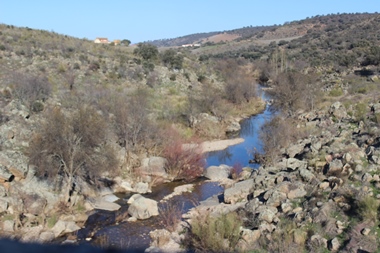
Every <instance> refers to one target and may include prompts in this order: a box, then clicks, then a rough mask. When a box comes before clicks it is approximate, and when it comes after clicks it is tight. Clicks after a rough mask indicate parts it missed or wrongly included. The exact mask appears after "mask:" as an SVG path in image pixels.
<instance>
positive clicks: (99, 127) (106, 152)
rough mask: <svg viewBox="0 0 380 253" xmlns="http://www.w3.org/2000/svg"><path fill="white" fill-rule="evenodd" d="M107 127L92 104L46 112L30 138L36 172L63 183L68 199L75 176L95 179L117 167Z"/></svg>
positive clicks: (57, 182)
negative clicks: (70, 110) (108, 139)
mask: <svg viewBox="0 0 380 253" xmlns="http://www.w3.org/2000/svg"><path fill="white" fill-rule="evenodd" d="M105 129H107V126H106V122H105V121H104V119H103V118H102V116H101V115H99V114H98V113H97V112H96V111H95V110H94V109H93V108H91V107H89V106H82V107H81V108H80V109H78V110H77V111H75V112H72V113H64V112H63V111H62V110H61V109H59V108H55V109H53V110H51V111H48V112H47V115H46V121H45V122H43V123H41V126H40V131H39V132H38V133H36V134H35V136H34V137H33V139H32V141H31V142H30V149H29V158H30V163H31V164H33V165H35V166H36V168H37V169H36V172H37V175H38V176H39V177H41V178H47V179H49V180H51V181H52V182H54V183H55V184H57V185H63V186H64V198H65V199H64V200H65V201H66V202H69V201H70V194H71V191H72V190H73V188H74V187H75V186H74V181H75V179H76V178H81V179H83V180H85V181H87V182H96V181H97V179H98V178H99V177H100V176H101V174H102V173H103V172H105V171H107V172H112V171H114V170H115V169H116V168H117V159H116V156H115V152H114V150H113V149H112V148H111V147H110V146H109V145H107V134H106V131H105Z"/></svg>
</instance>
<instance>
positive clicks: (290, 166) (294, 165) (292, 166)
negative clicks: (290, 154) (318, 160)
mask: <svg viewBox="0 0 380 253" xmlns="http://www.w3.org/2000/svg"><path fill="white" fill-rule="evenodd" d="M282 165H283V166H284V167H285V168H286V169H287V170H292V171H294V170H297V169H306V168H307V162H305V161H301V160H298V159H296V158H288V159H286V160H284V161H283V162H282Z"/></svg>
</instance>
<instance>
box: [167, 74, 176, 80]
mask: <svg viewBox="0 0 380 253" xmlns="http://www.w3.org/2000/svg"><path fill="white" fill-rule="evenodd" d="M169 79H170V81H175V80H176V79H177V76H176V74H172V75H171V76H170V78H169Z"/></svg>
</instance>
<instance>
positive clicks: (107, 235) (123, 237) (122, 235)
mask: <svg viewBox="0 0 380 253" xmlns="http://www.w3.org/2000/svg"><path fill="white" fill-rule="evenodd" d="M262 97H263V98H264V99H267V98H266V97H265V96H264V95H262ZM272 116H273V112H272V111H271V110H270V108H269V106H267V108H266V109H265V110H264V111H263V112H262V113H260V114H258V115H255V116H252V117H250V118H248V119H245V120H243V121H242V122H241V131H240V133H239V137H242V138H244V139H245V141H244V142H243V143H240V144H237V145H234V146H230V147H228V148H227V149H225V150H222V151H216V152H210V153H209V154H208V156H207V161H206V166H211V165H217V166H218V165H220V164H227V165H230V166H234V165H239V166H242V167H246V166H248V167H251V168H252V169H255V168H258V167H259V164H251V163H249V160H250V159H252V157H253V152H261V151H262V143H261V141H260V139H259V130H260V127H261V126H262V125H263V124H264V123H265V122H266V121H267V120H269V119H270V118H271V117H272ZM181 184H183V182H172V183H168V184H163V185H160V186H157V187H155V188H153V189H152V192H153V193H151V194H146V195H144V196H145V197H147V198H151V199H154V200H156V201H160V200H161V199H163V198H164V197H165V196H167V195H169V194H171V193H172V192H173V189H174V188H175V187H176V186H179V185H181ZM223 191H224V189H223V188H222V187H221V186H219V185H218V183H215V182H208V181H205V180H199V181H198V182H196V183H195V186H194V190H193V191H192V192H191V193H184V194H182V195H180V196H175V197H173V198H172V199H170V204H173V205H176V206H180V207H181V208H182V213H185V212H187V211H188V210H189V209H191V208H192V207H194V206H195V205H196V204H197V203H199V202H200V201H203V200H206V199H207V198H209V197H212V196H215V195H221V194H222V193H223ZM119 197H121V199H120V201H119V202H118V203H119V204H121V205H122V208H121V210H119V211H118V212H106V211H98V212H96V213H95V214H94V215H92V216H90V217H89V219H88V221H87V222H86V227H85V228H83V229H81V230H80V231H79V232H78V233H77V238H78V240H80V241H85V238H86V237H89V236H93V238H98V240H99V238H104V239H103V240H104V244H107V245H114V246H115V247H118V248H120V247H122V248H130V249H131V248H133V249H136V248H138V249H145V248H148V247H149V243H150V237H149V232H150V231H152V230H155V229H160V228H163V225H162V223H161V221H160V217H152V218H149V219H147V220H139V221H136V222H126V221H125V222H120V223H117V222H116V219H117V218H116V217H117V215H120V214H121V213H125V212H126V211H127V208H128V205H127V200H128V198H129V197H130V195H124V196H119ZM160 207H161V208H162V203H159V208H160Z"/></svg>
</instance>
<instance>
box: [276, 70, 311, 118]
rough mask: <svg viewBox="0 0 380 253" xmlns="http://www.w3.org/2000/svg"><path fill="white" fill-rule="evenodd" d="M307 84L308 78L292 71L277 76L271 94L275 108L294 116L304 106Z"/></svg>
mask: <svg viewBox="0 0 380 253" xmlns="http://www.w3.org/2000/svg"><path fill="white" fill-rule="evenodd" d="M305 83H306V76H305V75H303V74H302V73H299V72H295V71H291V72H286V73H280V74H279V75H277V78H276V80H275V82H274V89H273V91H272V92H271V96H272V98H273V99H274V106H275V107H276V108H277V109H279V110H281V111H283V112H285V113H287V114H288V115H289V116H292V115H293V114H294V112H295V111H296V110H297V109H299V108H302V106H304V102H305V100H304V97H303V94H304V90H305V89H306V85H305Z"/></svg>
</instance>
